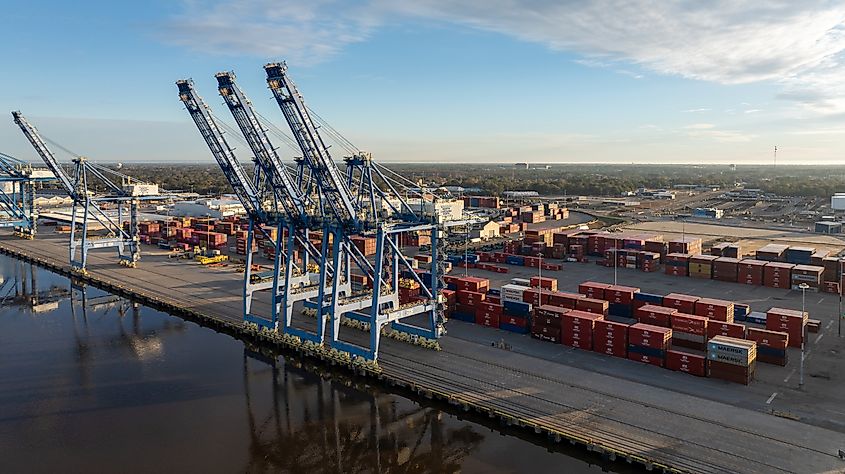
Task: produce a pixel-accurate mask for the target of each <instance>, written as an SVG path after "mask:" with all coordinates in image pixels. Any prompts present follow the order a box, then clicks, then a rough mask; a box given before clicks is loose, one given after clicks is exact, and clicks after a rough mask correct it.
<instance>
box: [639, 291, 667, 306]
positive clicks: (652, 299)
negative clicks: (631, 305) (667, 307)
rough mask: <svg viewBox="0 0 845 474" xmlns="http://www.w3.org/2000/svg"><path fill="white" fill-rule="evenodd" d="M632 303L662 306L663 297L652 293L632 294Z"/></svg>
mask: <svg viewBox="0 0 845 474" xmlns="http://www.w3.org/2000/svg"><path fill="white" fill-rule="evenodd" d="M634 301H645V302H646V303H651V304H655V305H658V306H663V295H655V294H653V293H634Z"/></svg>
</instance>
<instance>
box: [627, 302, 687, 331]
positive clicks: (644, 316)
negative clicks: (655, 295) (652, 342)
mask: <svg viewBox="0 0 845 474" xmlns="http://www.w3.org/2000/svg"><path fill="white" fill-rule="evenodd" d="M677 312H678V310H677V309H676V308H667V307H665V306H657V305H653V304H648V305H645V306H641V307H639V308H637V309H636V310H634V316H635V317H636V318H637V321H639V322H641V323H645V324H652V325H654V326H662V327H667V328H668V327H669V326H671V324H672V323H671V321H672V319H671V317H672V315H673V314H675V313H677Z"/></svg>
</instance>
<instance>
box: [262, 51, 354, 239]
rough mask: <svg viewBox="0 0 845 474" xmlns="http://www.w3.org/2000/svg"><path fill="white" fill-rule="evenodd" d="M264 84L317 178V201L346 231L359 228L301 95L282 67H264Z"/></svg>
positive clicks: (343, 185) (346, 192)
mask: <svg viewBox="0 0 845 474" xmlns="http://www.w3.org/2000/svg"><path fill="white" fill-rule="evenodd" d="M264 70H265V72H266V73H267V84H268V85H269V87H270V90H271V91H272V92H273V97H275V99H276V102H277V103H278V104H279V107H280V108H281V109H282V113H283V114H284V116H285V120H287V122H288V125H289V126H290V129H291V132H293V135H294V137H295V138H296V142H297V144H298V145H299V148H300V149H301V150H302V154H303V158H304V160H305V162H306V164H307V165H308V166H309V167H310V168H311V170H312V174H313V175H314V176H315V177H316V178H317V180H318V181H317V186H318V189H319V191H320V196H321V200H322V199H325V200H326V201H328V206H329V210H330V212H331V214H332V215H333V216H334V217H335V218H336V219H337V220H338V221H340V223H341V224H342V225H343V226H344V227H347V228H353V229H358V228H360V227H361V222H360V219H359V212H358V209H357V208H356V207H355V204H354V199H353V197H352V195H351V193H350V192H349V189H348V188H347V186H346V181H345V180H344V179H343V176H342V175H341V173H340V170H338V168H337V165H335V163H334V161H333V160H332V157H331V155H329V150H328V147H327V146H326V144H325V143H324V142H323V139H322V137H321V136H320V134H319V132H318V131H317V127H316V126H314V123H313V121H312V120H311V116H310V114H309V113H308V109H307V108H306V106H305V102H304V101H303V99H302V95H301V94H300V93H299V90H298V89H297V88H296V85H295V84H294V83H293V81H292V80H291V79H290V77H288V75H287V65H286V64H285V63H283V62H282V63H270V64H267V65H265V66H264Z"/></svg>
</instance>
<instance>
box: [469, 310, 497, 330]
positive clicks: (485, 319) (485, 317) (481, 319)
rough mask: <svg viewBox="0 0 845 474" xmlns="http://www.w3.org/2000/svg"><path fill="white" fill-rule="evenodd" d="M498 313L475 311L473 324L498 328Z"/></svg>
mask: <svg viewBox="0 0 845 474" xmlns="http://www.w3.org/2000/svg"><path fill="white" fill-rule="evenodd" d="M499 316H500V315H499V314H498V313H483V312H480V311H479V312H477V313H476V314H475V324H478V325H480V326H488V327H491V328H498V327H499Z"/></svg>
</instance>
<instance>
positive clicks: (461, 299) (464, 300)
mask: <svg viewBox="0 0 845 474" xmlns="http://www.w3.org/2000/svg"><path fill="white" fill-rule="evenodd" d="M457 294H458V303H461V304H466V305H473V306H474V305H478V304H479V303H481V302H482V301H484V299H485V298H486V297H487V294H486V293H482V292H480V291H469V290H458V291H457Z"/></svg>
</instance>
